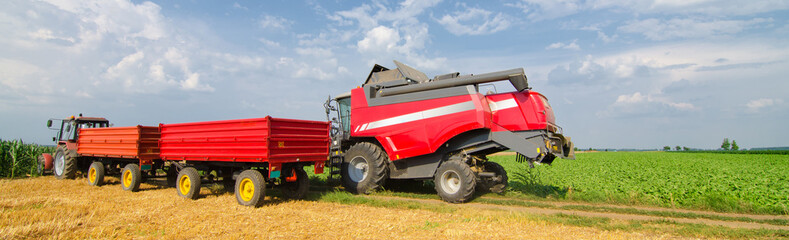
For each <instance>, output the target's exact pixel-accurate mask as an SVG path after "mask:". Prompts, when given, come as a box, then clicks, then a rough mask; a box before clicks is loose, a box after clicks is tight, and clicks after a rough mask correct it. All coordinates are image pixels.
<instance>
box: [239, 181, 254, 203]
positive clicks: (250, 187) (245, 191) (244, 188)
mask: <svg viewBox="0 0 789 240" xmlns="http://www.w3.org/2000/svg"><path fill="white" fill-rule="evenodd" d="M238 194H239V195H240V196H241V200H244V201H245V202H248V201H250V200H252V196H254V195H255V183H253V182H252V179H249V178H244V179H241V183H240V184H238Z"/></svg>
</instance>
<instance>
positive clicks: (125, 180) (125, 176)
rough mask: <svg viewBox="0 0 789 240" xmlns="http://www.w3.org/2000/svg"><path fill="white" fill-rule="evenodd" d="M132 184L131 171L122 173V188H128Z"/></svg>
mask: <svg viewBox="0 0 789 240" xmlns="http://www.w3.org/2000/svg"><path fill="white" fill-rule="evenodd" d="M131 184H132V174H131V171H129V170H126V171H124V172H123V187H126V188H129V187H131Z"/></svg>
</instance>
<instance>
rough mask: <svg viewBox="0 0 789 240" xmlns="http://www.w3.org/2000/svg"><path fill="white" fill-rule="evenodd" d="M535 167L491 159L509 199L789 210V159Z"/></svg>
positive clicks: (720, 157) (626, 159)
mask: <svg viewBox="0 0 789 240" xmlns="http://www.w3.org/2000/svg"><path fill="white" fill-rule="evenodd" d="M576 156H577V160H557V161H555V162H554V163H553V165H551V166H548V165H540V166H537V167H536V168H533V169H529V168H528V166H526V165H525V164H520V163H517V162H515V160H514V159H515V157H514V156H492V157H490V159H491V160H493V161H496V162H499V163H500V164H502V165H503V166H504V167H505V169H507V171H508V173H509V174H508V175H509V180H510V191H509V192H508V193H507V194H508V195H510V196H517V197H525V198H545V199H559V200H574V201H588V202H606V203H615V204H635V205H652V206H663V207H676V208H694V209H705V210H715V211H723V212H750V213H770V214H789V156H787V155H778V154H759V155H753V154H716V153H671V152H596V153H580V154H577V155H576Z"/></svg>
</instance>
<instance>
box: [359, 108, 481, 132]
mask: <svg viewBox="0 0 789 240" xmlns="http://www.w3.org/2000/svg"><path fill="white" fill-rule="evenodd" d="M474 109H476V107H475V106H474V102H471V101H468V102H462V103H457V104H452V105H449V106H443V107H438V108H433V109H428V110H424V111H419V112H415V113H409V114H405V115H400V116H397V117H391V118H387V119H381V120H378V121H375V122H370V123H368V124H364V125H362V128H361V129H360V131H365V130H370V129H376V128H382V127H387V126H392V125H395V124H401V123H407V122H413V121H418V120H422V119H428V118H434V117H439V116H444V115H449V114H453V113H459V112H464V111H469V110H474Z"/></svg>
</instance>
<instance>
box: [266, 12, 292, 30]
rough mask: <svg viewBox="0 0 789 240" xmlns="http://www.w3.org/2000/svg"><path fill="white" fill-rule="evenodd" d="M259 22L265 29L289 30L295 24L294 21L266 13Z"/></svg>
mask: <svg viewBox="0 0 789 240" xmlns="http://www.w3.org/2000/svg"><path fill="white" fill-rule="evenodd" d="M258 23H259V24H260V27H261V28H263V29H279V30H287V29H288V28H290V26H291V25H292V24H293V21H290V20H288V19H285V18H283V17H278V16H271V15H265V16H263V19H261V20H260V21H259V22H258Z"/></svg>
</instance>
